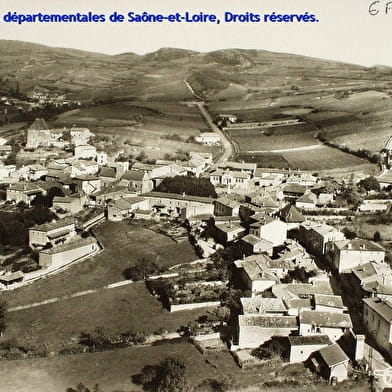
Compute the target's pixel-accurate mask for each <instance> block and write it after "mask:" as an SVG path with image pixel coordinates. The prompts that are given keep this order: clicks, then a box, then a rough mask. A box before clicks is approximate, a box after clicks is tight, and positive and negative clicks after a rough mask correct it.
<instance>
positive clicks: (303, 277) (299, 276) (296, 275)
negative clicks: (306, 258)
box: [282, 266, 316, 283]
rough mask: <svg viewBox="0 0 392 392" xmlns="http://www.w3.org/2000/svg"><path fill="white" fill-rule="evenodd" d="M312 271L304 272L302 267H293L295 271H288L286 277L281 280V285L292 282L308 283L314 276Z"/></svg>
mask: <svg viewBox="0 0 392 392" xmlns="http://www.w3.org/2000/svg"><path fill="white" fill-rule="evenodd" d="M315 275H316V273H315V272H314V271H306V269H305V268H304V267H298V266H297V267H295V269H293V270H290V271H289V272H288V273H287V275H286V276H285V277H284V278H283V279H282V283H291V282H292V281H293V280H295V281H296V282H301V283H308V282H309V278H311V277H313V276H315Z"/></svg>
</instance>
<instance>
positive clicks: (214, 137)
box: [195, 132, 221, 146]
mask: <svg viewBox="0 0 392 392" xmlns="http://www.w3.org/2000/svg"><path fill="white" fill-rule="evenodd" d="M195 140H196V141H197V142H198V143H202V144H206V145H207V146H216V145H218V144H220V142H221V138H220V136H219V135H218V134H217V133H215V132H202V133H200V135H199V136H196V137H195Z"/></svg>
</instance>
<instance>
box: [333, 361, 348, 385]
mask: <svg viewBox="0 0 392 392" xmlns="http://www.w3.org/2000/svg"><path fill="white" fill-rule="evenodd" d="M347 366H348V364H347V362H346V363H341V364H340V365H337V366H334V367H332V368H331V370H330V376H329V380H330V381H331V380H332V378H333V377H336V380H337V381H338V382H341V381H344V380H346V379H347V378H348V377H347Z"/></svg>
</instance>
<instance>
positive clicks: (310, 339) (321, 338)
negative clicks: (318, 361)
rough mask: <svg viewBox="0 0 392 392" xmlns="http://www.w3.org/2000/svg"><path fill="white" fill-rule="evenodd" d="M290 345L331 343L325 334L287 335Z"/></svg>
mask: <svg viewBox="0 0 392 392" xmlns="http://www.w3.org/2000/svg"><path fill="white" fill-rule="evenodd" d="M288 339H289V342H290V346H306V345H318V344H327V345H329V344H331V340H330V339H329V337H328V336H327V335H309V336H289V337H288Z"/></svg>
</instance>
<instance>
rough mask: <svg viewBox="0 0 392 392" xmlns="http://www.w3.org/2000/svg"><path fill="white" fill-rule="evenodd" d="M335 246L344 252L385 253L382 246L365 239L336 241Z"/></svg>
mask: <svg viewBox="0 0 392 392" xmlns="http://www.w3.org/2000/svg"><path fill="white" fill-rule="evenodd" d="M334 246H336V247H337V248H338V249H340V250H344V251H350V250H352V251H359V250H360V251H368V252H385V249H384V248H383V247H382V246H381V245H379V244H376V243H375V242H373V241H368V240H364V239H357V240H343V241H335V242H334Z"/></svg>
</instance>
